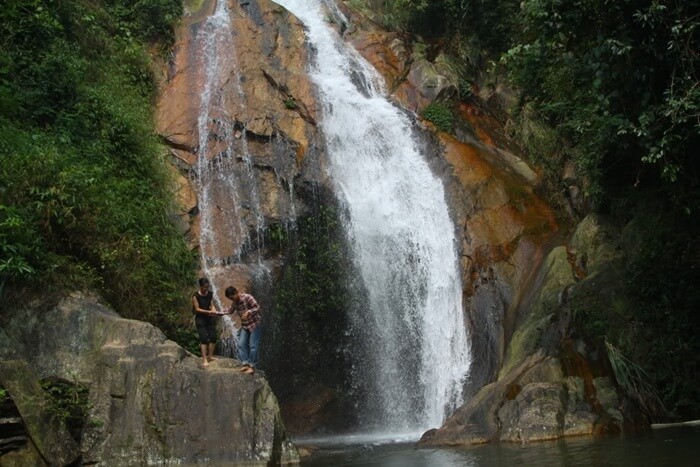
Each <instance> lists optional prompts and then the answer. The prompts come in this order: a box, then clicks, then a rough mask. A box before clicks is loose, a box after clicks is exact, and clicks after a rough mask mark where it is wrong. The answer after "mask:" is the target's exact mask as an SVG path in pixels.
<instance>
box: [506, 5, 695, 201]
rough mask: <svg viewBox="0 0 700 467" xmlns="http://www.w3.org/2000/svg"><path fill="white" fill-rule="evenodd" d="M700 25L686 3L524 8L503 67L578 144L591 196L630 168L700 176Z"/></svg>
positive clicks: (575, 148) (667, 176)
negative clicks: (699, 165) (699, 160)
mask: <svg viewBox="0 0 700 467" xmlns="http://www.w3.org/2000/svg"><path fill="white" fill-rule="evenodd" d="M630 18H631V20H630ZM698 24H700V18H699V17H698V15H697V8H695V9H693V7H691V6H690V4H685V3H676V2H643V3H641V4H640V3H639V2H633V1H631V0H625V1H620V2H608V3H604V4H599V3H590V2H585V1H574V2H560V1H558V0H546V1H543V0H537V1H535V0H533V1H527V2H523V8H522V16H521V19H520V24H519V26H518V30H519V34H518V35H517V36H516V37H515V41H514V46H513V47H512V48H511V49H510V50H509V51H508V52H507V53H506V54H504V56H503V58H502V60H503V63H504V64H505V65H506V66H507V68H508V70H509V72H510V77H511V79H512V80H513V82H514V83H516V84H517V85H519V86H520V87H521V88H522V90H523V95H522V97H523V99H524V100H525V101H527V102H531V103H533V104H534V106H535V109H536V111H537V112H538V113H539V114H540V115H541V118H543V119H544V120H545V121H546V122H547V123H549V124H550V125H552V126H553V127H556V128H557V129H558V131H559V133H560V137H561V138H562V139H563V140H566V141H567V142H568V143H569V144H570V146H571V147H572V153H573V154H574V156H575V159H576V161H577V162H578V167H579V169H580V170H581V172H582V174H583V175H584V176H586V177H587V178H588V179H589V181H590V187H589V191H590V193H591V194H592V195H594V196H595V195H600V194H602V193H603V191H602V190H603V189H604V188H605V187H606V180H609V179H610V178H614V179H615V183H616V184H619V182H620V178H622V174H621V173H620V171H619V170H618V169H617V168H618V167H620V166H621V165H625V164H626V165H627V166H628V167H629V166H631V167H633V170H629V168H627V172H628V173H629V172H632V173H634V169H635V168H639V170H642V169H643V168H644V167H643V166H644V165H653V166H654V168H655V169H656V174H657V175H658V176H659V177H660V178H662V179H664V180H667V181H670V182H673V181H677V180H678V179H679V177H681V176H683V175H685V176H686V177H687V176H692V177H694V175H693V171H694V169H693V167H695V166H696V165H695V162H694V160H691V159H690V154H691V153H692V151H693V148H694V147H696V145H697V142H698V134H700V122H699V121H698V118H697V115H698V109H699V108H700V86H698V77H697V75H696V73H697V67H698V56H697V53H696V51H697V50H698V48H699V46H700V40H698V36H697V34H695V33H694V31H695V29H696V27H697V25H698ZM625 181H626V182H627V183H629V182H630V181H632V182H634V181H635V178H632V179H631V180H630V178H629V176H628V178H627V180H625Z"/></svg>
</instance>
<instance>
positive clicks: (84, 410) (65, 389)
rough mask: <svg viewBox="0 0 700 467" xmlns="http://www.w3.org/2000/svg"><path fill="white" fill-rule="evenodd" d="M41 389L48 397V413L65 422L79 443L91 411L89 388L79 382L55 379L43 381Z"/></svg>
mask: <svg viewBox="0 0 700 467" xmlns="http://www.w3.org/2000/svg"><path fill="white" fill-rule="evenodd" d="M41 387H42V388H43V389H44V391H46V394H47V396H48V401H49V404H48V406H47V410H48V412H49V413H51V414H52V415H54V416H55V417H58V418H59V419H60V420H61V421H63V422H64V423H65V424H66V426H67V427H68V431H69V432H70V434H71V436H72V437H73V439H74V440H75V441H76V442H78V443H79V442H80V437H81V434H82V431H83V427H84V426H85V421H86V419H87V415H88V411H89V410H90V404H89V402H88V395H89V390H88V388H87V387H85V386H83V385H81V384H78V382H77V381H73V382H67V381H62V380H55V379H47V380H44V381H42V382H41Z"/></svg>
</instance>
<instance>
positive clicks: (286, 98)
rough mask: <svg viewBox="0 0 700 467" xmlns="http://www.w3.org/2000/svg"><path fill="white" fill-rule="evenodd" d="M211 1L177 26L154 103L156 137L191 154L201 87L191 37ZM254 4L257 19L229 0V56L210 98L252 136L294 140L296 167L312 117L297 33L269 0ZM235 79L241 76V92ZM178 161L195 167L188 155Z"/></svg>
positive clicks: (213, 150) (302, 42) (210, 7)
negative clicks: (217, 97)
mask: <svg viewBox="0 0 700 467" xmlns="http://www.w3.org/2000/svg"><path fill="white" fill-rule="evenodd" d="M215 3H216V2H214V1H212V0H205V1H204V3H203V6H202V7H201V8H200V9H199V10H198V11H197V12H196V13H194V14H191V15H190V16H187V17H185V18H184V20H183V23H182V24H181V26H180V27H179V28H178V30H177V34H176V37H177V40H176V43H175V46H174V50H173V58H172V60H171V62H170V63H169V64H168V65H167V67H168V69H167V72H166V73H165V75H166V81H165V83H163V84H162V86H161V92H160V95H159V99H158V103H157V112H156V123H157V128H158V132H159V134H161V135H162V137H163V138H164V140H165V141H166V142H167V143H168V144H169V145H170V146H171V147H177V148H178V149H183V150H186V149H189V151H190V152H194V151H195V150H196V148H197V145H198V140H199V135H198V130H197V120H198V117H199V113H200V103H201V96H202V92H203V89H204V82H205V69H204V66H203V61H202V60H203V53H202V51H201V50H199V48H198V47H199V46H198V44H197V42H196V38H197V33H198V31H199V30H200V28H201V26H202V24H203V21H205V20H206V18H207V16H209V15H210V14H211V12H212V10H213V8H214V6H215ZM257 5H258V6H259V9H260V18H256V20H257V21H256V20H254V19H253V18H252V17H251V16H250V15H249V14H248V13H247V12H246V11H245V10H242V7H241V6H240V4H239V3H238V2H231V4H230V7H231V15H230V16H231V29H232V31H233V32H234V33H233V34H232V37H233V39H232V41H233V45H232V50H231V56H229V57H225V56H222V57H220V58H221V63H222V67H223V70H222V71H221V76H222V79H221V82H222V83H223V85H222V86H223V87H222V88H221V89H215V90H214V91H213V92H223V93H224V94H225V98H224V102H225V104H224V105H225V106H226V108H225V109H221V110H223V111H224V112H225V114H226V115H228V116H229V117H230V118H232V119H233V120H235V121H238V122H241V123H242V124H243V125H245V127H246V129H247V131H248V132H250V133H253V134H255V135H258V136H270V135H272V134H273V133H276V132H280V133H283V134H284V135H286V136H287V137H288V138H289V139H291V140H292V141H294V142H295V143H296V154H297V159H298V162H300V160H301V159H302V158H303V156H304V154H305V152H306V149H307V148H308V145H309V143H308V141H309V137H310V133H312V132H314V131H315V130H314V129H313V127H314V126H315V121H316V119H317V115H316V114H317V111H316V102H315V99H314V95H313V89H312V87H311V83H310V81H309V79H308V76H307V74H306V67H307V53H306V48H305V36H304V31H303V27H302V25H301V23H300V22H299V21H298V20H297V19H296V18H295V17H293V16H292V15H291V14H289V13H288V12H286V10H284V9H283V8H282V7H280V6H278V5H276V4H274V3H272V2H270V1H268V0H260V1H259V2H257ZM236 73H238V75H239V76H241V79H240V87H241V91H242V93H239V90H238V85H239V84H238V83H239V81H238V78H237V77H236ZM241 99H243V102H241ZM216 116H217V115H211V117H212V118H215V117H216ZM209 125H211V122H209ZM210 129H212V128H210ZM213 130H214V131H216V128H213ZM211 144H214V145H216V143H215V142H214V143H211ZM219 152H220V151H219V150H217V148H216V147H210V148H209V150H208V152H207V153H208V154H209V155H210V156H211V157H213V156H214V155H216V154H218V153H219ZM182 159H183V160H186V161H187V162H188V163H190V164H194V162H195V159H194V158H193V157H182Z"/></svg>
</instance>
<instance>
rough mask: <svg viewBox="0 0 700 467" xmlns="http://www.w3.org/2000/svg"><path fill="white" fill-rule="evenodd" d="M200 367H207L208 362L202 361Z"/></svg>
mask: <svg viewBox="0 0 700 467" xmlns="http://www.w3.org/2000/svg"><path fill="white" fill-rule="evenodd" d="M202 366H203V367H204V368H206V367H208V366H209V362H208V361H206V360H204V361H203V362H202Z"/></svg>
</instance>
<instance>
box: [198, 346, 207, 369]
mask: <svg viewBox="0 0 700 467" xmlns="http://www.w3.org/2000/svg"><path fill="white" fill-rule="evenodd" d="M207 347H208V344H199V352H200V353H201V354H202V365H203V366H205V367H207V366H209V361H208V360H207Z"/></svg>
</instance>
